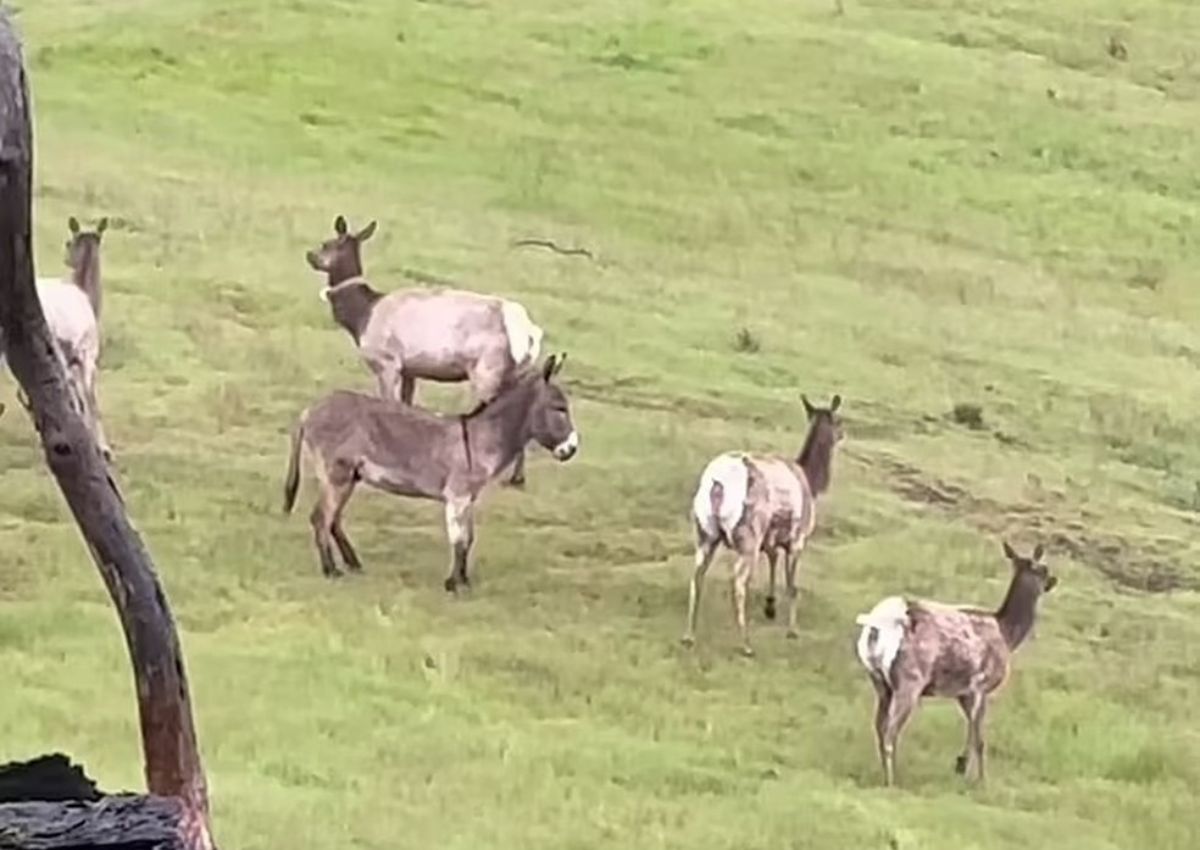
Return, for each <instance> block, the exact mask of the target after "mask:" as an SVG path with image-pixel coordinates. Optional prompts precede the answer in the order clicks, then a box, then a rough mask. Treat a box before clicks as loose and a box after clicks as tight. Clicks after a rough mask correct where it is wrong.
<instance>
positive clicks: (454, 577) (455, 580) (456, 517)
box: [445, 499, 475, 593]
mask: <svg viewBox="0 0 1200 850" xmlns="http://www.w3.org/2000/svg"><path fill="white" fill-rule="evenodd" d="M446 538H447V539H448V540H449V541H450V574H449V575H448V576H446V581H445V587H446V590H447V591H449V592H450V593H454V592H455V591H456V590H457V589H458V586H459V585H460V584H461V585H462V586H464V587H470V585H471V581H470V579H469V578H468V577H467V559H468V558H469V557H470V555H471V544H472V543H474V542H475V518H474V511H473V510H472V504H471V501H470V500H469V499H450V500H448V501H447V502H446Z"/></svg>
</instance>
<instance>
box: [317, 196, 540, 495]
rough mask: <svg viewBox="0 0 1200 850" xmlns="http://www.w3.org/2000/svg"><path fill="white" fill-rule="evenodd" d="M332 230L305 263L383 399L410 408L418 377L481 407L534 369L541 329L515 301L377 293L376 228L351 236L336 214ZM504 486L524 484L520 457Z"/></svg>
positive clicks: (428, 292)
mask: <svg viewBox="0 0 1200 850" xmlns="http://www.w3.org/2000/svg"><path fill="white" fill-rule="evenodd" d="M333 230H334V237H333V238H332V239H329V240H326V241H325V242H324V243H322V244H321V246H320V248H318V249H317V250H315V251H308V252H307V253H306V254H305V258H306V259H307V260H308V264H309V265H310V266H312V268H313V269H314V270H316V271H319V272H322V273H323V274H325V276H326V282H325V288H324V290H322V293H321V297H322V298H324V299H325V300H326V301H328V302H329V306H330V309H331V310H332V311H333V318H334V320H335V321H337V323H338V324H340V325H341V326H342V327H343V328H345V329H346V331H347V332H349V334H350V336H352V337H353V338H354V342H355V344H356V345H357V346H358V349H359V353H360V354H361V355H362V357H363V359H364V360H365V361H366V364H367V366H368V368H370V370H371V372H372V373H373V374H374V375H375V378H376V380H377V381H378V382H379V394H380V395H381V396H382V397H384V398H389V399H398V400H400V401H403V402H404V403H405V404H412V403H413V396H414V393H415V392H416V382H417V379H418V378H420V379H424V380H430V381H440V382H447V383H457V382H460V381H467V382H469V383H470V385H471V390H472V392H473V394H474V395H475V399H476V401H477V402H478V404H480V405H485V404H487V403H489V402H490V401H491V400H492V399H494V398H495V397H496V396H497V394H498V393H499V392H500V391H501V390H502V389H503V388H504V387H505V386H507V384H508V383H510V382H511V381H512V380H513V378H514V376H515V375H516V374H517V373H518V371H519V370H521V369H522V368H523V367H525V366H528V365H531V364H533V363H536V362H537V359H538V354H539V352H540V351H541V345H542V335H543V334H542V329H541V328H539V327H538V326H537V325H535V324H534V323H533V321H532V320H531V319H530V318H529V313H528V312H527V311H526V310H525V308H524V307H523V306H521V305H520V304H518V303H517V302H515V301H509V300H506V299H504V298H497V297H494V296H490V295H479V294H477V293H474V292H465V291H462V290H455V289H407V290H397V291H395V292H390V293H387V294H386V295H385V294H383V293H381V292H377V291H376V290H374V289H372V288H371V285H370V284H369V283H368V282H367V279H366V278H365V277H363V270H362V257H361V245H362V243H363V242H365V241H367V240H368V239H370V238H371V236H372V234H374V233H375V222H371V223H370V224H368V225H367V226H366V227H364V228H363V229H362V230H361V231H359V232H358V233H351V232H350V229H349V227H348V226H347V224H346V219H345V218H344V217H342V216H340V215H339V216H338V217H337V218H336V219H335V220H334V222H333ZM509 483H510V484H513V485H515V486H520V485H522V484H524V483H525V452H524V450H522V451H520V452H518V453H517V456H516V458H515V464H514V466H513V473H512V477H511V479H510V480H509Z"/></svg>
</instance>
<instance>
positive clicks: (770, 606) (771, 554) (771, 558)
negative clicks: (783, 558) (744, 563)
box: [763, 547, 779, 620]
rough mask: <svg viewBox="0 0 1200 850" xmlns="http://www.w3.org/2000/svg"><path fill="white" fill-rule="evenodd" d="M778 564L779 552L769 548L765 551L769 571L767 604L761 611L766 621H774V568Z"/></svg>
mask: <svg viewBox="0 0 1200 850" xmlns="http://www.w3.org/2000/svg"><path fill="white" fill-rule="evenodd" d="M778 562H779V550H778V549H776V548H775V547H771V548H770V549H768V550H767V566H768V568H769V571H770V579H769V582H768V584H767V604H766V607H765V608H764V609H763V613H764V614H766V615H767V619H768V620H774V619H775V566H776V564H777V563H778Z"/></svg>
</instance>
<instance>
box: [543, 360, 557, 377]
mask: <svg viewBox="0 0 1200 850" xmlns="http://www.w3.org/2000/svg"><path fill="white" fill-rule="evenodd" d="M557 365H558V357H557V355H554V354H551V355H550V356H549V357H547V358H546V365H544V366H543V367H542V380H543V381H547V382H548V381H549V380H550V379H551V378H553V377H554V372H555V369H556V367H557Z"/></svg>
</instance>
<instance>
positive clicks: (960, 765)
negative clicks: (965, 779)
mask: <svg viewBox="0 0 1200 850" xmlns="http://www.w3.org/2000/svg"><path fill="white" fill-rule="evenodd" d="M954 772H955V773H957V774H958V775H959V776H966V775H967V757H966V756H959V757H958V758H956V759H955V760H954Z"/></svg>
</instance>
